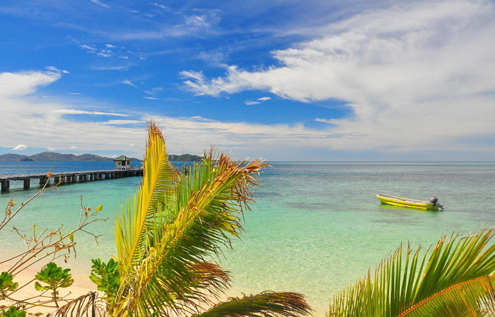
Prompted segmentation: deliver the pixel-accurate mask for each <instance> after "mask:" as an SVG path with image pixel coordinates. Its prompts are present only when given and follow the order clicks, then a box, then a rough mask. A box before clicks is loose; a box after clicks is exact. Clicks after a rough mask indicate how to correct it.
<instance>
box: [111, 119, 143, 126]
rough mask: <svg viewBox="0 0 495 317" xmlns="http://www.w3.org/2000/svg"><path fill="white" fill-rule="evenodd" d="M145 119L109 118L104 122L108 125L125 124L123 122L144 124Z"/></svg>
mask: <svg viewBox="0 0 495 317" xmlns="http://www.w3.org/2000/svg"><path fill="white" fill-rule="evenodd" d="M144 123H145V122H144V121H139V120H108V121H106V122H103V124H107V125H123V124H144Z"/></svg>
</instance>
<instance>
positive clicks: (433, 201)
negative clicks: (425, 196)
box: [430, 197, 443, 209]
mask: <svg viewBox="0 0 495 317" xmlns="http://www.w3.org/2000/svg"><path fill="white" fill-rule="evenodd" d="M430 203H432V204H433V205H435V206H438V208H441V209H443V205H440V204H439V203H438V198H437V197H432V198H431V199H430Z"/></svg>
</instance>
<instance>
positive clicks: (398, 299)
mask: <svg viewBox="0 0 495 317" xmlns="http://www.w3.org/2000/svg"><path fill="white" fill-rule="evenodd" d="M493 235H494V230H493V229H489V230H481V231H479V232H477V233H475V234H472V235H469V236H467V237H462V238H461V237H460V236H459V235H452V236H451V237H450V238H449V239H448V240H447V238H446V237H445V236H444V237H442V238H441V239H439V240H438V242H437V245H436V246H435V247H434V248H433V249H431V250H428V251H427V252H425V253H424V254H423V255H421V248H418V249H417V250H416V251H414V252H413V250H412V249H411V247H410V245H409V246H408V247H407V249H406V250H404V248H403V247H402V246H401V247H400V248H399V249H397V251H396V252H395V253H393V254H392V255H391V256H389V257H388V258H387V259H385V260H384V261H383V262H382V263H381V264H380V265H379V266H378V268H377V269H376V271H375V274H374V275H372V274H371V273H368V275H367V276H366V277H365V278H364V279H362V280H360V281H358V282H357V283H356V284H355V285H351V286H350V287H349V288H347V289H345V290H344V291H342V292H341V293H340V294H338V295H337V296H336V297H335V298H334V300H333V302H332V304H331V306H330V309H329V312H328V316H329V317H333V316H398V315H400V313H402V312H404V311H406V310H407V309H409V308H410V307H412V306H414V305H415V304H417V303H419V302H421V301H422V300H424V299H426V298H428V297H430V296H433V295H434V294H437V293H439V292H442V291H444V290H445V289H447V288H449V287H451V286H453V285H456V284H459V283H462V282H466V281H470V280H473V279H476V278H478V277H482V276H487V275H491V274H493V272H495V246H493V245H492V246H488V243H489V241H490V240H491V238H492V237H493Z"/></svg>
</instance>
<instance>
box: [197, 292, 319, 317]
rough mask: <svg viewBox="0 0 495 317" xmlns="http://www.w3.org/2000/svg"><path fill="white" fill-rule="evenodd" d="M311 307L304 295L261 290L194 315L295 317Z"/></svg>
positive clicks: (199, 316) (211, 316) (200, 316)
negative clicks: (258, 292)
mask: <svg viewBox="0 0 495 317" xmlns="http://www.w3.org/2000/svg"><path fill="white" fill-rule="evenodd" d="M310 312H311V308H310V307H309V306H308V304H307V303H306V301H305V300H304V296H302V295H301V294H298V293H291V292H263V293H260V294H257V295H250V296H244V297H242V298H230V299H229V300H228V301H227V302H223V303H220V304H218V305H216V306H214V307H212V308H211V309H209V310H208V311H205V312H203V313H201V314H197V315H195V317H240V316H253V317H276V316H283V317H297V316H300V315H307V314H309V313H310Z"/></svg>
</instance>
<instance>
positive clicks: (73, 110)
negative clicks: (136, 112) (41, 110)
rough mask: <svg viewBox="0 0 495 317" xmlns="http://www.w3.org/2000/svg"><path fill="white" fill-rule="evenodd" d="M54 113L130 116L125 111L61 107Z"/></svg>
mask: <svg viewBox="0 0 495 317" xmlns="http://www.w3.org/2000/svg"><path fill="white" fill-rule="evenodd" d="M54 113H60V114H89V115H94V116H115V117H128V116H129V115H127V114H123V113H115V112H103V111H86V110H76V109H60V110H55V111H54Z"/></svg>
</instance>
